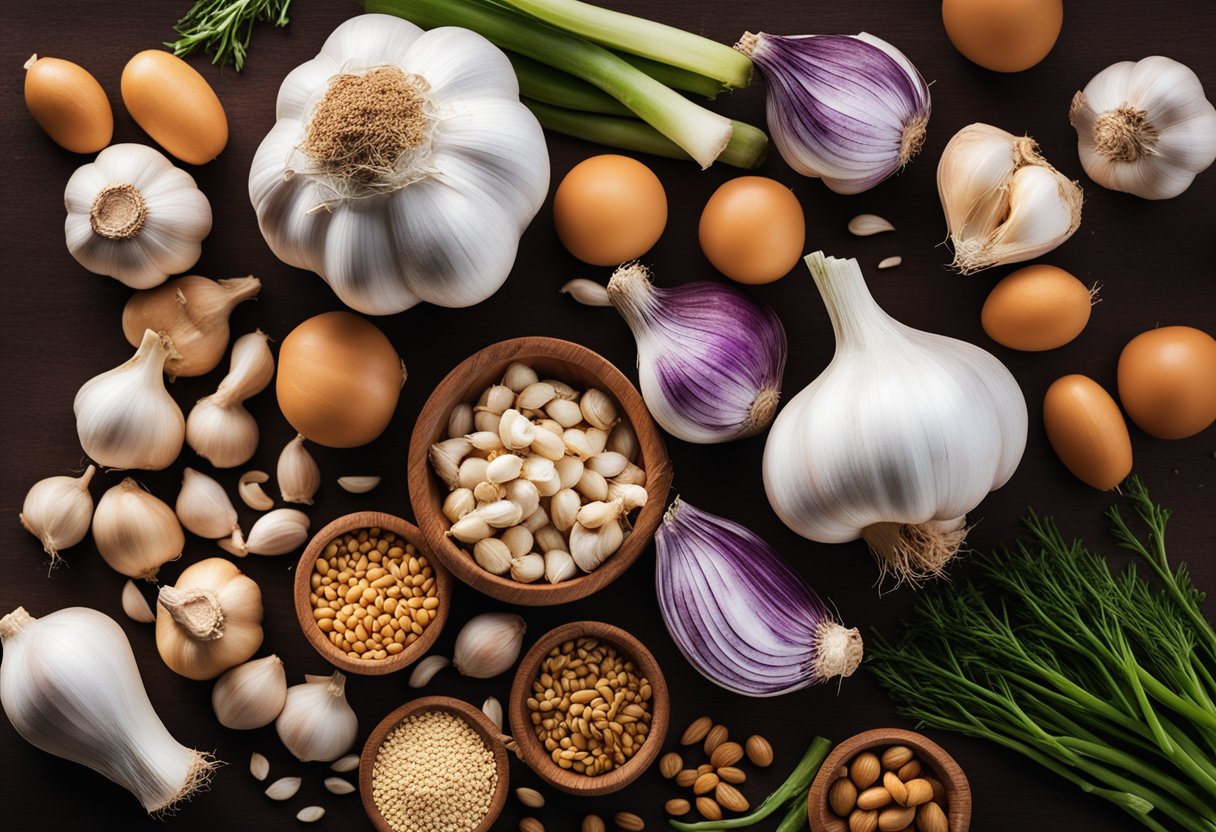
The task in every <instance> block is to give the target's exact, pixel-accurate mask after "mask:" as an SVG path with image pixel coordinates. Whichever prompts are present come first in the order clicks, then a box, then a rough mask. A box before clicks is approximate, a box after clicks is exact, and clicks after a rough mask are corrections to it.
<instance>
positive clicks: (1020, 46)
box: [942, 0, 1064, 72]
mask: <svg viewBox="0 0 1216 832" xmlns="http://www.w3.org/2000/svg"><path fill="white" fill-rule="evenodd" d="M942 22H943V23H945V24H946V34H947V35H949V36H950V42H951V43H953V44H954V48H955V49H957V50H958V51H959V52H962V53H963V55H965V56H966V57H967V58H968V59H969V60H971V61H974V62H975V63H977V64H979V65H980V66H982V67H985V68H987V69H991V70H995V71H996V72H1021V71H1022V70H1024V69H1030V68H1031V67H1032V66H1034V65H1035V64H1037V63H1038V62H1039V61H1041V60H1043V59H1044V58H1046V57H1047V53H1048V52H1050V51H1051V47H1053V46H1055V43H1056V38H1058V37H1059V36H1060V27H1061V26H1063V24H1064V2H1063V0H942Z"/></svg>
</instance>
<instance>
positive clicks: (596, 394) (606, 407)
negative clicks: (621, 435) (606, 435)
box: [578, 387, 617, 430]
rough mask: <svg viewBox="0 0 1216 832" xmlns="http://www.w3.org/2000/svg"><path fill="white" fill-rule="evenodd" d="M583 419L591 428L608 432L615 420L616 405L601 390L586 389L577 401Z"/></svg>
mask: <svg viewBox="0 0 1216 832" xmlns="http://www.w3.org/2000/svg"><path fill="white" fill-rule="evenodd" d="M578 406H579V410H581V411H582V414H583V418H584V419H585V420H587V423H588V424H590V425H591V426H592V427H595V428H599V429H600V430H608V429H609V428H611V427H612V426H613V425H614V424H615V423H616V420H617V413H616V403H615V402H613V401H612V397H611V396H609V395H608V394H607V393H605V392H604V391H603V390H597V389H596V388H594V387H591V388H588V389H587V390H585V391H584V392H583V395H582V396H581V397H580V398H579V400H578Z"/></svg>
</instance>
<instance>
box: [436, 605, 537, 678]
mask: <svg viewBox="0 0 1216 832" xmlns="http://www.w3.org/2000/svg"><path fill="white" fill-rule="evenodd" d="M527 629H528V628H527V625H526V624H525V623H524V620H523V619H522V618H520V617H519V616H518V615H515V614H513V613H506V612H487V613H482V614H481V615H478V616H475V617H473V618H471V619H469V621H468V623H466V624H465V625H464V626H463V627H461V628H460V633H459V635H457V636H456V649H455V652H454V654H453V657H452V665H453V666H454V667H455V668H456V669H457V670H458V671H460V673H461V675H464V676H469V677H471V678H474V679H490V678H492V677H494V676H497V675H499V674H500V673H506V672H507V671H508V670H510V669H511V666H512V665H514V664H515V660H516V659H518V658H519V652H520V648H521V647H522V646H523V642H524V632H525V631H526V630H527Z"/></svg>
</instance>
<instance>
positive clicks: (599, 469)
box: [586, 451, 629, 480]
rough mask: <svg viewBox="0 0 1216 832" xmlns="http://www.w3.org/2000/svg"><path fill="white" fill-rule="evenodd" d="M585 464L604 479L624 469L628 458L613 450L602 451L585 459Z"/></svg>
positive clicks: (610, 477)
mask: <svg viewBox="0 0 1216 832" xmlns="http://www.w3.org/2000/svg"><path fill="white" fill-rule="evenodd" d="M586 465H587V467H588V468H589V469H591V470H592V471H594V472H595V473H597V474H599V475H600V476H601V477H603V478H604V479H609V480H610V479H612V478H613V477H615V476H617V475H619V474H620V473H621V472H622V471H624V470H625V468H626V466H628V465H629V459H628V458H626V457H625V456H624V455H623V454H618V453H616V452H615V451H604V452H603V453H598V454H596V455H595V456H593V457H591V459H589V460H587V462H586Z"/></svg>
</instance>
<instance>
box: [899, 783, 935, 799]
mask: <svg viewBox="0 0 1216 832" xmlns="http://www.w3.org/2000/svg"><path fill="white" fill-rule="evenodd" d="M904 789H905V790H906V792H907V794H906V795H905V797H904V799H903V800H901V801H898V802H899V803H902V804H903V805H904V806H919V805H921V804H922V803H928V802H929V801H930V800H932V799H933V786H932V785H930V783H929V781H928V780H922V779H921V778H919V777H917V778H916V779H914V780H909V781H908V782H907V783H905V784H904Z"/></svg>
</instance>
